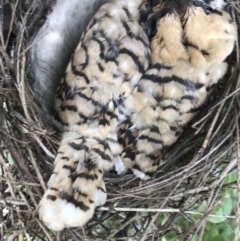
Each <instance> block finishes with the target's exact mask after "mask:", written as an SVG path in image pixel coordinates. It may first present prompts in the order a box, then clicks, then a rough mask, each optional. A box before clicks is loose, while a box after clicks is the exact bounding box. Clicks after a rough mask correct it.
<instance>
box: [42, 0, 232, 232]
mask: <svg viewBox="0 0 240 241" xmlns="http://www.w3.org/2000/svg"><path fill="white" fill-rule="evenodd" d="M149 2H150V3H151V4H150V5H151V14H150V15H149V12H148V11H149V10H150V8H149V5H148V1H147V0H118V1H117V0H114V1H112V2H110V3H106V4H104V5H103V6H102V7H101V8H100V9H99V11H98V12H97V13H96V15H95V16H94V18H93V19H92V21H91V22H90V23H89V25H88V28H87V29H86V31H85V33H84V34H83V36H82V39H81V41H80V43H79V45H78V46H77V48H76V50H75V52H74V54H73V56H72V58H71V61H70V63H69V65H68V67H67V70H66V73H65V76H64V77H63V78H62V81H61V83H60V85H59V88H58V90H57V93H56V98H55V104H54V106H55V107H54V118H55V123H56V125H57V126H58V127H59V129H61V130H62V131H63V132H64V135H63V137H62V141H61V144H60V147H59V151H58V154H57V156H56V159H55V163H54V165H55V168H54V173H53V175H52V176H51V178H50V180H49V182H48V186H49V189H48V190H47V192H46V193H45V194H44V197H43V199H42V201H41V202H40V209H39V213H40V217H41V219H42V220H43V221H44V223H45V224H46V225H47V226H48V227H49V228H50V229H53V230H61V229H63V228H64V227H76V226H80V225H84V224H85V223H86V222H87V221H88V220H89V219H90V218H91V217H92V215H93V213H94V209H95V207H96V206H99V205H103V204H104V203H105V201H106V188H105V184H104V181H103V174H104V171H105V170H108V169H110V168H112V167H113V165H114V164H115V168H116V171H117V172H118V173H119V174H120V173H124V172H125V171H126V170H127V169H128V168H129V169H131V170H132V171H133V172H134V173H135V175H136V176H138V177H140V178H142V179H148V178H149V176H150V175H151V174H152V173H153V172H154V171H155V170H156V169H157V167H158V166H159V163H160V162H161V161H162V151H163V149H164V148H165V147H167V146H170V145H172V144H173V143H174V142H175V141H176V140H177V139H178V137H179V135H180V134H181V133H182V131H183V128H184V127H185V126H186V124H187V123H188V122H189V121H190V120H191V119H192V118H193V116H194V115H195V113H196V112H197V110H198V109H199V107H200V106H201V105H202V104H203V103H204V101H205V100H206V98H207V96H208V93H209V91H210V90H211V88H212V86H213V85H214V84H216V83H217V81H218V80H219V79H220V78H221V77H222V76H223V75H224V74H225V72H226V69H227V64H226V62H224V60H225V58H226V57H227V56H228V55H229V54H230V53H231V52H232V49H233V47H234V42H235V40H236V26H235V23H233V21H232V20H231V17H230V15H229V14H227V13H226V12H224V11H222V10H214V9H212V8H211V7H210V6H209V5H207V4H205V3H204V2H203V1H198V0H181V1H178V2H177V3H176V2H175V1H173V0H166V1H149ZM148 15H149V16H148ZM146 17H148V18H147V19H146ZM143 25H144V26H145V29H144V27H143ZM146 33H148V34H149V36H150V38H151V42H150V43H149V37H148V36H147V34H146ZM199 33H201V35H199ZM150 47H151V50H152V53H151V51H150Z"/></svg>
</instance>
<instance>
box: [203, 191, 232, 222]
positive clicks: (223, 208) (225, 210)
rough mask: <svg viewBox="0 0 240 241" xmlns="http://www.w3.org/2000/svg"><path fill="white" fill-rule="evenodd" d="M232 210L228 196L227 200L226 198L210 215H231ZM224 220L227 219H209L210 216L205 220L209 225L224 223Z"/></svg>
mask: <svg viewBox="0 0 240 241" xmlns="http://www.w3.org/2000/svg"><path fill="white" fill-rule="evenodd" d="M232 209H233V204H232V199H231V198H230V196H229V198H226V199H225V200H224V202H223V203H222V204H221V205H220V206H219V207H217V208H216V209H214V210H213V212H212V213H211V214H214V215H220V216H221V215H222V216H227V215H230V214H231V212H232ZM226 219H227V218H226V217H211V216H209V217H208V218H207V220H208V221H209V222H211V223H221V222H224V221H225V220H226Z"/></svg>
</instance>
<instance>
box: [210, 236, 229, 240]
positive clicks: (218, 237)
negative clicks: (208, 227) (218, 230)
mask: <svg viewBox="0 0 240 241" xmlns="http://www.w3.org/2000/svg"><path fill="white" fill-rule="evenodd" d="M208 241H226V239H225V238H224V236H222V235H218V236H215V237H214V238H212V239H209V240H208Z"/></svg>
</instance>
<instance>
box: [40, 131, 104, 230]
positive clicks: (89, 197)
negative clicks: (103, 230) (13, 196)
mask: <svg viewBox="0 0 240 241" xmlns="http://www.w3.org/2000/svg"><path fill="white" fill-rule="evenodd" d="M69 135H70V134H69V133H68V134H67V135H66V136H67V138H63V141H62V143H61V145H60V148H59V152H58V155H57V157H56V159H55V169H54V173H53V174H52V176H51V178H50V180H49V182H48V187H49V189H48V190H47V191H46V193H45V194H44V196H43V199H42V200H41V202H40V208H39V215H40V218H41V219H42V221H43V222H44V223H45V224H46V226H47V227H48V228H50V229H52V230H56V231H59V230H62V229H63V228H65V227H77V226H82V225H84V224H85V223H86V222H87V221H89V219H90V218H91V217H92V216H93V213H94V209H95V207H96V206H100V205H103V204H104V203H105V202H106V198H107V194H106V187H105V183H104V181H103V173H104V170H103V169H102V168H101V167H100V166H99V165H98V161H97V160H96V159H95V158H93V157H94V145H96V141H94V140H92V141H90V140H89V139H91V138H86V140H87V139H88V140H89V141H88V142H87V141H86V140H85V141H84V140H83V139H84V138H81V136H82V135H76V134H75V136H74V134H73V136H74V137H75V138H73V136H72V138H70V137H69ZM76 137H77V138H76ZM79 137H80V138H79ZM89 143H91V144H93V146H91V147H90V146H89ZM74 148H77V149H74ZM98 148H100V145H99V144H98V145H97V147H96V150H98ZM86 150H87V151H86ZM89 150H91V152H89ZM96 155H97V154H96ZM96 155H95V156H96ZM100 163H101V162H100Z"/></svg>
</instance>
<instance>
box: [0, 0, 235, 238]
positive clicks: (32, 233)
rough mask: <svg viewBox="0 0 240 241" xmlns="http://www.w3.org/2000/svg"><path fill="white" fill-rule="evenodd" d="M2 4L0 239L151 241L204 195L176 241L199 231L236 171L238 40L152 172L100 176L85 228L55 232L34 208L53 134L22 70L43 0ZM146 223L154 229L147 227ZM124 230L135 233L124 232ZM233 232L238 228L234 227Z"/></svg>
mask: <svg viewBox="0 0 240 241" xmlns="http://www.w3.org/2000/svg"><path fill="white" fill-rule="evenodd" d="M4 4H5V5H6V4H8V5H9V6H11V9H12V10H13V11H12V14H11V16H12V18H11V22H10V25H9V26H10V32H9V34H8V35H7V37H6V36H5V35H6V34H5V35H4V31H1V36H0V41H1V44H0V46H2V47H0V54H1V60H2V61H0V99H1V102H0V103H1V106H0V108H1V110H0V115H1V117H0V121H1V124H0V140H1V145H0V181H1V182H0V183H1V184H0V187H1V194H0V195H1V196H0V206H1V208H0V210H1V211H0V220H1V225H0V235H1V237H4V235H6V234H11V236H10V237H9V239H8V240H14V238H16V237H19V235H22V237H24V239H25V240H31V239H32V240H35V239H36V240H54V239H55V238H57V239H59V240H61V239H62V240H82V239H85V240H109V239H111V238H118V239H117V240H126V239H127V237H130V236H133V237H134V239H136V240H145V239H150V240H151V238H153V239H154V238H155V237H156V238H157V237H162V236H164V235H166V234H167V233H169V232H171V231H173V230H181V228H180V227H179V226H178V223H177V220H178V219H179V217H184V218H185V219H186V220H187V222H188V221H189V220H188V219H187V213H188V212H189V211H192V210H195V209H196V208H197V207H198V206H199V204H200V203H202V202H203V200H206V201H207V203H208V210H206V213H205V215H203V216H201V217H200V218H199V222H198V223H191V222H190V221H189V222H188V226H189V228H188V229H187V230H181V231H182V233H181V234H179V240H185V238H186V237H187V236H188V235H190V234H191V235H193V234H195V233H197V234H199V235H201V234H202V233H203V232H204V228H205V224H204V220H205V219H206V217H207V215H208V214H209V213H210V212H211V211H212V210H213V209H214V208H215V207H216V205H219V202H221V201H222V202H223V200H220V201H219V200H218V195H219V192H220V191H221V189H222V188H224V187H225V186H224V184H223V179H224V177H226V176H227V175H228V173H230V172H231V171H232V170H233V169H238V171H239V172H240V164H239V159H238V158H239V153H240V149H239V134H240V131H239V113H240V112H239V110H240V97H239V88H240V78H239V69H240V64H239V49H238V44H237V47H236V49H235V51H234V52H233V54H232V55H231V57H230V58H229V59H228V61H229V63H230V65H231V68H229V71H228V74H227V75H226V77H225V79H224V80H222V81H221V82H220V83H219V84H218V85H217V86H216V88H215V90H214V92H213V94H212V95H211V98H210V99H209V101H208V103H207V104H206V105H205V106H204V108H203V109H202V111H201V112H200V113H199V114H198V115H197V116H196V118H194V120H193V121H192V122H191V124H190V125H189V127H188V128H187V129H186V131H185V132H184V133H183V134H182V136H181V137H180V139H179V140H178V142H177V143H176V144H175V145H174V146H173V147H171V149H170V150H169V152H168V154H167V155H166V161H165V163H164V164H163V165H162V166H161V167H160V168H159V170H158V172H157V173H156V174H155V177H154V178H153V179H151V180H150V181H148V182H142V181H140V180H139V179H137V178H136V177H135V176H134V175H133V174H127V175H124V176H118V175H117V174H116V173H115V172H114V171H110V172H108V173H106V174H105V181H106V186H107V191H108V201H107V203H106V205H105V206H104V207H102V208H100V209H99V210H97V211H96V214H95V216H94V218H93V219H92V220H91V221H90V222H89V223H88V224H87V225H86V226H85V227H84V229H83V228H76V229H72V230H65V231H64V232H63V233H59V234H56V233H54V232H51V231H49V230H47V229H46V228H45V227H44V226H43V224H42V223H41V221H40V220H38V216H37V212H36V209H37V205H38V203H39V201H40V199H41V197H42V195H43V192H44V190H46V182H47V181H48V179H49V177H50V175H51V171H52V168H53V164H52V163H53V161H54V154H55V153H56V150H57V148H58V142H59V135H58V134H57V132H56V131H55V130H54V128H53V127H52V126H50V125H49V124H48V123H46V116H45V115H44V114H43V112H42V111H41V107H40V105H39V103H38V102H37V100H36V99H35V98H34V95H33V92H32V90H31V88H30V86H29V85H28V82H27V81H26V80H27V79H29V78H31V77H29V76H30V75H29V71H28V66H29V64H30V61H29V58H28V50H29V48H30V47H31V46H27V41H28V39H29V38H30V36H31V35H32V34H33V32H34V28H36V26H37V25H38V24H37V23H38V19H39V17H40V16H41V14H39V15H36V12H38V13H39V12H41V11H40V10H39V9H41V6H43V1H38V0H35V1H18V0H14V1H5V2H4V3H1V5H2V6H1V7H2V8H1V11H2V13H1V14H0V15H2V14H3V9H4V8H3V6H4ZM239 10H240V1H239V0H237V1H235V2H232V3H230V4H229V11H231V13H232V14H233V16H234V18H235V20H236V22H237V25H238V26H240V14H239ZM33 15H34V20H33ZM238 42H239V41H238ZM237 153H238V154H237ZM239 176H240V175H239ZM233 184H234V183H233ZM228 186H229V185H228ZM226 188H227V186H226ZM228 188H229V187H228ZM238 189H239V190H240V180H239V181H238ZM239 192H240V191H239ZM239 201H240V200H239ZM239 206H240V205H238V207H239ZM166 208H167V209H168V210H165V209H166ZM166 211H167V212H166ZM162 212H163V213H166V216H167V221H166V222H165V224H164V225H161V224H159V222H158V221H157V220H158V219H159V216H160V215H161V213H162ZM239 213H240V210H237V211H236V216H237V218H236V224H237V225H236V227H237V226H238V227H239V226H240V225H239V222H240V220H239V219H240V215H238V214H239ZM113 223H114V224H116V227H117V228H116V227H115V228H114V227H113V226H114V225H113ZM153 225H154V227H155V228H154V229H153V230H152V231H151V232H150V231H149V230H150V229H149V228H150V227H152V226H153ZM130 228H131V230H134V231H133V232H132V233H131V234H129V233H128V230H129V229H130ZM235 232H236V234H237V233H238V230H237V228H236V230H235Z"/></svg>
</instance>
